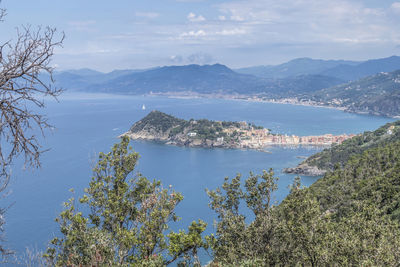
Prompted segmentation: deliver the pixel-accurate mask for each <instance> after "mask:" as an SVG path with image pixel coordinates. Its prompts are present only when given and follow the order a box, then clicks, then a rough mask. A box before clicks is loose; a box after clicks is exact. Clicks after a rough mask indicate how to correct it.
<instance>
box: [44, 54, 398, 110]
mask: <svg viewBox="0 0 400 267" xmlns="http://www.w3.org/2000/svg"><path fill="white" fill-rule="evenodd" d="M397 70H400V57H398V56H392V57H388V58H383V59H374V60H368V61H364V62H354V61H345V60H314V59H309V58H300V59H295V60H292V61H289V62H287V63H284V64H281V65H277V66H264V67H253V68H246V69H239V70H236V71H234V70H232V69H230V68H228V67H227V66H224V65H221V64H214V65H203V66H200V65H194V64H193V65H186V66H166V67H156V68H152V69H144V70H115V71H112V72H110V73H102V72H98V71H94V70H90V69H80V70H69V71H62V72H56V73H55V74H54V78H55V80H56V85H58V86H60V87H62V88H64V89H67V90H69V91H86V92H103V93H116V94H149V93H158V94H182V93H185V94H207V95H211V94H212V95H216V94H218V95H241V96H249V97H254V96H256V97H258V98H261V99H282V98H293V99H300V100H302V101H304V100H312V101H317V102H319V104H327V105H333V106H341V107H345V108H346V109H347V110H349V111H353V112H366V113H373V114H379V115H389V116H398V115H400V109H399V107H400V102H399V99H398V98H399V91H400V89H399V83H398V82H397V81H398V72H396V71H397ZM381 72H385V73H386V72H390V73H389V74H379V73H381ZM368 75H371V76H368ZM362 77H363V78H362ZM44 78H46V77H44ZM47 78H48V77H47ZM360 78H361V79H360ZM352 80H354V81H353V82H350V81H352Z"/></svg>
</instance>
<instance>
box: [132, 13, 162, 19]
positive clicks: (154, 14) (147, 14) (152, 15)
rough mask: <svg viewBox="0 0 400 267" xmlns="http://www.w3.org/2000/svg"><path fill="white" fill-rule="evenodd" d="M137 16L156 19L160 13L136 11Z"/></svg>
mask: <svg viewBox="0 0 400 267" xmlns="http://www.w3.org/2000/svg"><path fill="white" fill-rule="evenodd" d="M135 16H136V17H140V18H146V19H155V18H158V17H159V16H160V14H159V13H156V12H136V13H135Z"/></svg>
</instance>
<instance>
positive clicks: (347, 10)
mask: <svg viewBox="0 0 400 267" xmlns="http://www.w3.org/2000/svg"><path fill="white" fill-rule="evenodd" d="M217 8H218V10H219V11H220V13H221V15H220V16H223V17H225V18H229V21H224V25H229V23H231V26H233V25H236V26H245V27H246V29H247V30H246V33H247V34H248V33H253V34H252V35H251V38H249V39H247V40H246V41H245V42H246V43H250V42H252V43H262V42H265V43H282V42H284V43H291V42H293V43H316V44H317V43H320V44H321V43H329V42H335V43H344V44H349V43H352V44H355V43H379V42H388V41H394V40H396V39H398V38H399V37H400V32H399V31H398V29H397V27H395V26H394V25H395V24H394V21H391V20H390V18H388V16H387V14H388V10H387V9H384V8H376V7H369V6H367V5H366V4H365V3H363V2H361V1H352V0H337V1H320V0H296V1H293V0H280V1H275V0H234V1H229V2H225V3H222V4H219V5H217ZM390 9H391V10H393V11H399V12H400V2H396V3H393V4H392V6H391V8H390ZM392 20H396V21H398V22H400V20H399V18H394V19H393V18H392ZM219 33H221V35H225V36H226V35H239V34H244V33H245V32H244V31H243V30H241V31H233V30H230V31H227V30H225V31H224V30H220V31H219Z"/></svg>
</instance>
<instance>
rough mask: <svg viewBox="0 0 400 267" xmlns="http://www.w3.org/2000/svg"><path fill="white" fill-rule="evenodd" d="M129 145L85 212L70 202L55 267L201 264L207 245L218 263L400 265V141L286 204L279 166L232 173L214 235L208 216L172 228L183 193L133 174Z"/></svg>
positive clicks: (107, 168) (103, 173)
mask: <svg viewBox="0 0 400 267" xmlns="http://www.w3.org/2000/svg"><path fill="white" fill-rule="evenodd" d="M128 143H129V141H128V139H127V138H123V139H122V141H121V143H120V144H117V145H115V146H114V147H113V150H112V152H110V153H108V154H100V158H99V162H98V165H97V167H96V168H95V169H94V176H93V178H92V181H91V183H90V185H89V188H88V189H86V195H85V196H84V197H83V198H81V199H80V203H81V205H83V207H85V206H86V208H83V209H82V212H79V211H78V206H79V205H77V204H76V203H75V200H74V199H70V200H69V201H68V202H67V203H66V204H65V205H66V209H65V210H64V211H63V212H62V213H61V214H60V216H59V217H58V218H57V221H58V222H59V223H60V231H61V235H60V237H59V238H55V239H54V240H53V241H52V245H51V246H50V247H49V249H48V252H47V254H46V255H45V256H46V258H47V259H48V260H49V263H51V264H52V265H55V266H113V265H114V266H165V265H168V264H170V263H173V262H174V263H178V265H179V266H199V264H200V263H199V259H198V256H197V253H198V251H199V250H200V249H206V250H208V251H209V252H210V253H211V254H212V262H211V263H210V266H272V265H288V266H297V265H300V266H332V265H333V266H336V265H338V266H341V265H357V266H360V265H361V266H398V265H399V264H400V250H399V249H398V248H399V247H400V228H399V227H400V225H399V220H398V219H399V216H398V215H399V206H400V205H399V202H398V199H399V197H398V196H399V194H400V186H398V184H399V181H400V177H399V176H400V142H388V143H387V144H385V145H381V146H378V147H375V148H371V149H367V150H365V151H364V152H363V153H361V154H357V155H355V156H354V157H351V159H350V160H349V161H348V162H347V163H345V164H344V165H343V167H342V168H340V167H339V166H338V167H337V169H336V170H334V171H332V172H329V173H327V174H326V175H325V176H324V177H323V178H321V179H320V180H319V181H318V182H316V183H315V184H314V185H313V186H311V187H310V188H302V186H301V184H300V181H299V179H296V180H295V181H294V184H293V185H292V187H291V192H290V194H289V195H288V197H287V198H286V199H285V200H284V201H283V202H282V203H280V204H279V205H275V204H276V203H274V201H273V193H274V191H275V190H276V189H277V185H276V180H277V178H276V177H275V176H274V173H273V171H272V170H270V171H264V172H263V173H262V174H258V175H257V174H252V173H251V174H250V176H249V177H248V178H247V179H246V180H245V181H242V178H241V175H238V176H236V177H234V178H233V179H229V178H226V179H225V182H224V183H223V185H222V186H221V187H220V188H217V189H215V190H209V191H207V193H208V195H209V197H210V204H209V205H210V208H211V209H212V210H214V211H215V212H216V214H217V221H216V231H215V234H212V235H209V236H204V234H203V235H202V233H203V231H204V230H205V229H206V224H205V223H204V222H203V221H201V220H199V221H198V222H193V223H192V225H191V226H189V229H188V230H187V231H183V230H182V231H180V232H178V233H175V232H171V231H169V230H168V223H172V222H173V221H174V220H176V219H177V217H176V214H175V212H174V209H175V207H176V205H178V203H179V202H180V201H181V200H182V199H183V197H182V195H181V194H179V193H177V192H175V191H173V190H172V189H170V188H169V189H164V188H163V187H162V185H161V184H160V182H157V181H153V182H151V181H149V180H148V179H146V178H145V177H143V176H141V175H140V174H139V175H137V176H134V177H133V179H131V180H129V178H128V177H129V175H130V174H131V173H132V172H133V170H134V166H135V164H136V163H137V160H138V154H137V153H134V152H130V150H129V149H128ZM168 231H169V232H168Z"/></svg>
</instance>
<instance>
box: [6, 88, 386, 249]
mask: <svg viewBox="0 0 400 267" xmlns="http://www.w3.org/2000/svg"><path fill="white" fill-rule="evenodd" d="M143 104H145V105H146V107H147V109H146V110H145V111H143V110H141V107H142V105H143ZM154 109H157V110H160V111H163V112H166V113H169V114H172V115H175V116H177V117H181V118H185V119H190V118H195V119H199V118H207V119H212V120H227V121H248V122H253V123H255V124H257V125H261V126H264V127H267V128H270V129H272V130H273V131H274V132H276V133H287V134H297V135H316V134H325V133H333V134H342V133H360V132H362V131H365V130H373V129H376V128H377V127H379V126H381V125H383V124H385V123H386V122H389V121H392V119H389V118H382V117H374V116H366V115H356V114H349V113H344V112H342V111H338V110H333V109H326V108H313V107H304V106H291V105H283V104H272V103H254V102H246V101H233V100H232V101H230V100H220V99H219V100H218V99H171V98H163V97H144V96H140V97H133V96H129V97H123V96H109V95H64V96H63V97H61V98H60V102H59V103H57V102H55V101H49V102H48V105H47V108H46V110H45V112H46V113H47V114H48V117H49V119H50V122H51V123H52V124H53V125H54V126H55V127H56V129H55V130H54V131H53V132H52V133H51V134H48V135H47V138H46V139H45V141H44V147H45V148H51V150H50V151H49V152H47V153H45V154H44V155H43V157H42V168H41V169H39V170H28V171H22V170H21V168H20V166H14V170H13V176H12V181H11V184H10V186H9V187H8V191H9V193H10V194H9V195H8V196H7V197H6V199H5V200H4V199H2V203H3V204H4V205H6V204H7V203H14V204H13V205H12V207H11V208H10V209H9V210H8V212H7V216H6V221H7V224H6V227H5V229H6V240H7V245H8V247H10V248H12V249H14V250H16V251H17V252H19V253H22V252H24V251H25V248H26V247H36V248H38V249H39V250H44V249H45V247H46V244H47V242H48V241H49V240H50V239H51V238H52V237H53V236H54V235H55V234H57V233H58V232H57V231H58V228H57V224H56V223H55V222H54V218H55V217H56V216H57V214H58V213H59V212H60V211H61V210H62V202H64V201H66V200H67V199H68V198H69V197H71V195H72V193H71V192H69V191H68V190H69V189H70V188H74V189H75V191H76V194H77V196H80V195H81V194H82V190H83V188H85V187H87V185H88V183H89V181H90V178H91V167H92V166H93V162H94V161H96V158H95V154H96V153H98V152H101V151H103V152H108V151H109V149H110V147H111V146H112V145H113V144H114V143H115V142H117V141H118V139H117V138H116V137H117V136H118V135H119V134H121V133H123V132H125V131H126V130H128V129H129V127H130V126H131V125H132V124H133V123H134V122H135V121H137V120H139V119H141V118H142V117H143V116H145V115H146V114H147V113H148V112H149V111H151V110H154ZM133 146H134V149H135V150H136V151H138V152H139V153H140V155H141V158H140V161H139V165H138V171H140V172H141V173H142V174H143V175H144V176H146V177H148V178H150V179H153V178H156V179H160V180H161V181H162V182H163V184H164V185H165V186H168V185H172V186H173V187H174V188H175V189H176V190H177V191H180V192H182V193H183V195H184V197H185V199H184V201H183V202H182V203H181V204H180V205H179V207H178V209H177V213H178V215H179V216H181V217H182V220H181V221H180V222H179V224H177V225H176V226H175V227H174V228H178V227H181V228H186V227H187V226H188V225H189V224H190V222H191V221H193V220H197V219H199V218H200V219H203V220H205V221H207V222H209V223H210V227H209V228H208V230H207V231H208V232H212V231H213V229H212V227H211V226H212V219H213V215H214V214H213V213H212V212H211V211H210V209H209V208H208V206H207V204H208V198H207V196H206V193H205V189H206V188H209V189H215V188H216V187H217V186H220V185H221V183H222V181H223V178H224V177H226V176H229V177H233V176H235V175H236V174H237V173H242V174H243V175H244V177H246V176H247V174H248V173H249V172H250V171H253V172H255V173H260V172H261V171H262V170H263V169H269V168H274V169H275V171H276V175H277V176H278V177H279V178H280V180H279V190H278V192H277V194H276V200H277V201H280V200H282V199H283V198H284V197H285V196H286V194H287V193H288V188H287V187H288V185H290V184H291V183H292V181H293V178H294V177H293V176H292V175H284V174H282V173H281V172H280V171H281V169H282V168H284V167H288V166H294V165H296V164H297V163H299V162H300V161H301V159H299V158H297V156H308V155H311V154H313V153H315V152H317V151H318V149H307V148H298V149H283V148H271V149H269V150H270V151H271V152H272V153H271V154H268V153H263V152H257V151H249V150H224V149H201V148H200V149H199V148H184V147H174V146H166V145H161V144H155V143H146V142H135V143H134V145H133ZM315 179H316V178H311V177H302V182H303V183H304V184H305V185H310V184H312V183H313V182H314V181H315Z"/></svg>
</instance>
